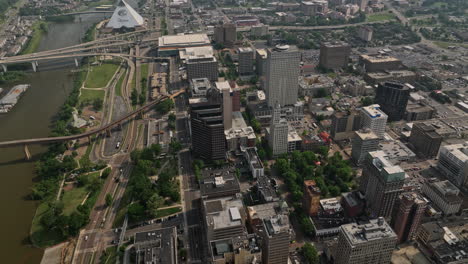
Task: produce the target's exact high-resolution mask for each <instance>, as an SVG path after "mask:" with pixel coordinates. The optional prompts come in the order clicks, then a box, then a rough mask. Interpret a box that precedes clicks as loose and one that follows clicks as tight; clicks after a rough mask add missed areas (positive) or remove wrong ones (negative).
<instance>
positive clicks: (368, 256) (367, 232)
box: [335, 217, 397, 264]
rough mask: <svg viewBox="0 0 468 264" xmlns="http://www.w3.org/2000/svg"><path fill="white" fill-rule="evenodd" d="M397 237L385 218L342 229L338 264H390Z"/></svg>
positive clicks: (336, 259) (337, 255)
mask: <svg viewBox="0 0 468 264" xmlns="http://www.w3.org/2000/svg"><path fill="white" fill-rule="evenodd" d="M396 243H397V236H396V234H395V232H393V230H392V228H391V227H390V225H388V224H387V222H385V220H384V219H383V217H380V218H379V219H374V220H370V221H369V223H365V224H361V225H358V224H347V225H342V226H341V227H340V235H339V237H338V245H337V248H336V252H335V263H336V264H375V263H390V260H391V257H392V252H393V249H394V248H395V246H396Z"/></svg>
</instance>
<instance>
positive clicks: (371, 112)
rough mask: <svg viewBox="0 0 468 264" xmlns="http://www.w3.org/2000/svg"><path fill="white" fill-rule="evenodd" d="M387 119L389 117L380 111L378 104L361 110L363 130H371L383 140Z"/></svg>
mask: <svg viewBox="0 0 468 264" xmlns="http://www.w3.org/2000/svg"><path fill="white" fill-rule="evenodd" d="M387 118H388V116H387V115H386V114H385V113H384V112H382V110H380V106H379V105H378V104H373V105H369V106H366V107H363V108H361V122H362V128H369V129H370V130H372V131H373V132H374V133H375V134H376V135H377V136H378V137H379V138H383V136H384V134H385V126H386V125H387Z"/></svg>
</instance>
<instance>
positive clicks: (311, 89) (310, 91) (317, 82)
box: [299, 75, 335, 97]
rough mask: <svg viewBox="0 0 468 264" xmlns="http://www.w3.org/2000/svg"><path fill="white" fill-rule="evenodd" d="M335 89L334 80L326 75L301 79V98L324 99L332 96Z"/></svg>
mask: <svg viewBox="0 0 468 264" xmlns="http://www.w3.org/2000/svg"><path fill="white" fill-rule="evenodd" d="M334 88H335V83H334V82H333V79H331V78H330V77H328V76H325V75H312V76H307V77H303V76H301V77H299V94H300V95H301V96H310V97H317V95H320V96H322V97H324V96H326V95H329V94H331V92H332V91H333V89H334Z"/></svg>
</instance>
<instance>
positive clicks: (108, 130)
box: [106, 128, 112, 137]
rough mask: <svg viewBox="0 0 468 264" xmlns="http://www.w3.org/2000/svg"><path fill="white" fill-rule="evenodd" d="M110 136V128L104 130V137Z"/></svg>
mask: <svg viewBox="0 0 468 264" xmlns="http://www.w3.org/2000/svg"><path fill="white" fill-rule="evenodd" d="M111 135H112V133H111V130H110V128H109V129H106V136H107V137H110V136H111Z"/></svg>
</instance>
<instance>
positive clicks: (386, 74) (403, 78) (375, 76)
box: [364, 62, 417, 84]
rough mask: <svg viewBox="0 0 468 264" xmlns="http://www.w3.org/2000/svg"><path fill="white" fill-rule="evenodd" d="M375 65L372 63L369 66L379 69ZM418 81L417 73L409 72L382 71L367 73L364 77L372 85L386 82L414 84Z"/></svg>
mask: <svg viewBox="0 0 468 264" xmlns="http://www.w3.org/2000/svg"><path fill="white" fill-rule="evenodd" d="M375 63H376V62H370V63H369V65H371V67H377V66H375V65H374V64H375ZM371 69H372V68H371ZM416 79H417V75H416V73H414V72H412V71H408V70H382V71H378V72H367V73H366V74H365V75H364V80H366V81H367V82H369V83H372V84H377V83H381V82H386V81H399V82H403V83H413V82H415V81H416Z"/></svg>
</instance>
